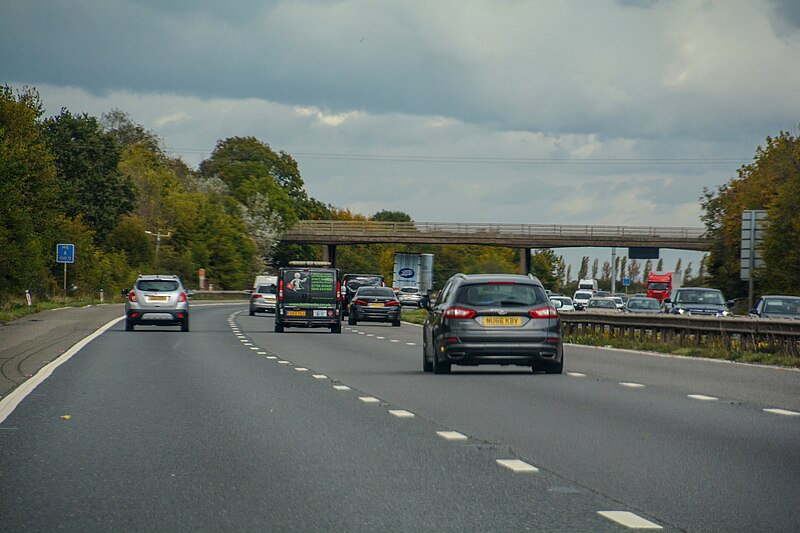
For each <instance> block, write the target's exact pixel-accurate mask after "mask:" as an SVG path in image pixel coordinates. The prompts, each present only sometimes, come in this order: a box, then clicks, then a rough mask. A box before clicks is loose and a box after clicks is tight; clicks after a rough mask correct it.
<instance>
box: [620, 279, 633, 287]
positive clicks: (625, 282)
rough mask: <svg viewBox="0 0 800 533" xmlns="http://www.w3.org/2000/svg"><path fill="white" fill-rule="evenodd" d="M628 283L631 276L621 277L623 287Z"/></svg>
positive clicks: (629, 283) (628, 284)
mask: <svg viewBox="0 0 800 533" xmlns="http://www.w3.org/2000/svg"><path fill="white" fill-rule="evenodd" d="M630 285H631V278H622V286H623V287H630Z"/></svg>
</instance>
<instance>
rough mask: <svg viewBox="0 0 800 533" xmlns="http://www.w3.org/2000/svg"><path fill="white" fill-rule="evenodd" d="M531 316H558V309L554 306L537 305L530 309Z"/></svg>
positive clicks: (529, 314)
mask: <svg viewBox="0 0 800 533" xmlns="http://www.w3.org/2000/svg"><path fill="white" fill-rule="evenodd" d="M528 316H530V317H531V318H558V311H556V310H555V309H553V308H552V307H537V308H536V309H531V310H530V311H528Z"/></svg>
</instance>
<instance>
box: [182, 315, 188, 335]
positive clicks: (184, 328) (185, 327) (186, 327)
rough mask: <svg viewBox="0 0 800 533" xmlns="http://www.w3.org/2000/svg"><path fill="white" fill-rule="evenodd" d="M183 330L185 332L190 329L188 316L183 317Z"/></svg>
mask: <svg viewBox="0 0 800 533" xmlns="http://www.w3.org/2000/svg"><path fill="white" fill-rule="evenodd" d="M181 331H183V332H186V331H189V317H188V316H187V317H186V318H184V319H183V322H181Z"/></svg>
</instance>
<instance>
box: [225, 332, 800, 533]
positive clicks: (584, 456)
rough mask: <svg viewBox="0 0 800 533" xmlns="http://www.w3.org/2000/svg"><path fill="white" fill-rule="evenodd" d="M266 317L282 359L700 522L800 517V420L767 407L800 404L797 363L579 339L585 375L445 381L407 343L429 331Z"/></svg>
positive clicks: (266, 338) (715, 527) (505, 374)
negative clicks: (675, 353) (336, 335)
mask: <svg viewBox="0 0 800 533" xmlns="http://www.w3.org/2000/svg"><path fill="white" fill-rule="evenodd" d="M260 320H261V322H253V321H251V320H250V319H248V318H247V317H241V318H239V319H238V321H239V322H240V323H241V324H242V328H243V331H245V332H247V333H248V334H249V335H251V336H252V337H253V339H254V340H255V342H256V343H258V344H259V345H260V346H264V347H266V348H267V349H269V350H271V351H273V352H275V353H278V354H280V355H281V356H282V357H285V358H287V359H290V360H292V361H293V362H295V363H297V364H302V365H304V366H307V367H309V368H312V369H314V370H315V371H320V372H324V373H326V374H327V375H331V376H335V377H337V378H338V379H340V380H341V381H342V382H344V383H346V384H348V385H350V386H353V387H355V388H357V389H358V390H360V391H363V392H364V393H365V394H372V395H375V396H381V397H382V398H384V399H386V400H388V401H391V402H392V403H394V404H397V405H399V406H400V407H402V408H403V409H407V410H409V411H412V412H415V413H418V414H419V415H421V416H424V417H426V418H428V419H430V420H434V421H436V422H438V423H441V424H443V425H446V426H448V427H451V428H453V429H454V430H457V431H459V432H461V433H463V434H466V435H469V436H471V437H474V438H478V439H481V440H485V441H488V442H496V443H502V444H503V445H508V446H509V447H510V448H512V449H513V450H514V451H515V452H516V453H517V454H519V455H520V456H521V457H523V458H524V459H526V460H530V461H532V462H533V463H534V464H536V465H537V466H540V467H544V468H547V469H548V470H550V471H552V472H555V473H557V474H559V475H562V476H564V477H565V478H568V479H571V480H574V481H576V482H578V483H579V484H580V485H581V486H585V487H590V488H592V489H593V490H596V491H598V492H600V493H603V494H608V495H610V496H612V497H613V498H615V499H618V500H620V501H624V502H626V503H628V504H629V505H631V506H633V507H635V508H638V509H643V510H645V511H647V512H648V513H651V514H652V515H654V516H657V517H659V518H662V519H663V520H664V521H667V522H669V523H671V524H676V525H678V526H680V527H682V528H685V529H687V530H691V531H694V530H699V531H706V530H707V531H760V530H771V531H781V530H785V531H791V530H793V529H794V528H795V527H796V524H797V523H798V520H800V512H798V507H797V506H796V498H795V495H796V494H798V493H800V467H799V466H798V465H799V464H800V461H798V458H800V453H799V452H798V446H797V444H798V442H800V423H798V422H799V421H800V419H798V418H795V417H790V416H779V415H776V414H771V413H768V412H764V411H763V409H764V408H765V407H792V408H795V406H796V405H797V398H798V395H797V391H798V386H799V384H800V374H798V373H797V372H794V371H785V370H776V369H764V368H758V367H753V366H749V365H730V364H724V363H718V362H709V361H702V360H691V359H676V358H665V357H657V356H652V355H643V354H637V353H623V352H620V351H611V350H603V349H592V348H584V347H568V348H567V352H566V353H567V364H566V368H567V371H568V372H569V371H577V372H579V373H581V374H585V377H572V376H569V375H563V376H546V375H538V374H537V375H531V374H530V373H529V372H527V371H525V370H522V369H517V368H516V367H507V368H506V367H479V368H477V369H470V368H463V367H456V366H454V367H453V368H454V373H453V374H452V375H445V376H436V375H430V374H423V373H422V372H421V361H420V359H421V347H419V346H416V347H409V346H406V345H405V342H413V341H414V340H416V341H417V342H419V341H420V339H421V333H420V330H419V328H413V327H411V326H403V328H401V330H400V331H393V330H392V328H388V327H383V326H380V325H367V324H364V325H362V324H359V325H358V326H354V327H352V328H346V329H345V332H344V333H343V334H342V337H343V338H342V339H330V338H329V337H327V336H325V335H324V334H322V335H320V334H316V333H313V332H301V331H297V332H293V333H292V334H291V335H290V334H282V335H275V334H273V333H271V332H270V331H269V330H268V329H266V328H265V325H269V323H270V321H271V320H270V319H269V318H261V319H260ZM394 329H395V330H396V329H397V328H394ZM362 333H363V335H362ZM370 334H371V335H373V336H372V337H369V336H368V335H370ZM379 337H385V339H383V340H379V339H378V338H379ZM391 340H397V341H398V342H397V343H391V342H390V341H391ZM623 384H629V385H630V384H635V385H638V386H635V387H631V386H625V385H623ZM695 393H703V394H708V393H713V394H714V395H718V397H719V398H720V400H719V401H717V402H714V403H708V402H699V401H697V400H694V399H692V398H689V394H695Z"/></svg>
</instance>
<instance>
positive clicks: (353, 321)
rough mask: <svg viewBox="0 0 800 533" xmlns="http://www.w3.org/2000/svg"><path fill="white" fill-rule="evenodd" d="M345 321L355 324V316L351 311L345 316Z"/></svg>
mask: <svg viewBox="0 0 800 533" xmlns="http://www.w3.org/2000/svg"><path fill="white" fill-rule="evenodd" d="M347 323H348V324H349V325H351V326H355V325H356V317H354V316H353V314H352V313H350V315H349V316H348V317H347Z"/></svg>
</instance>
